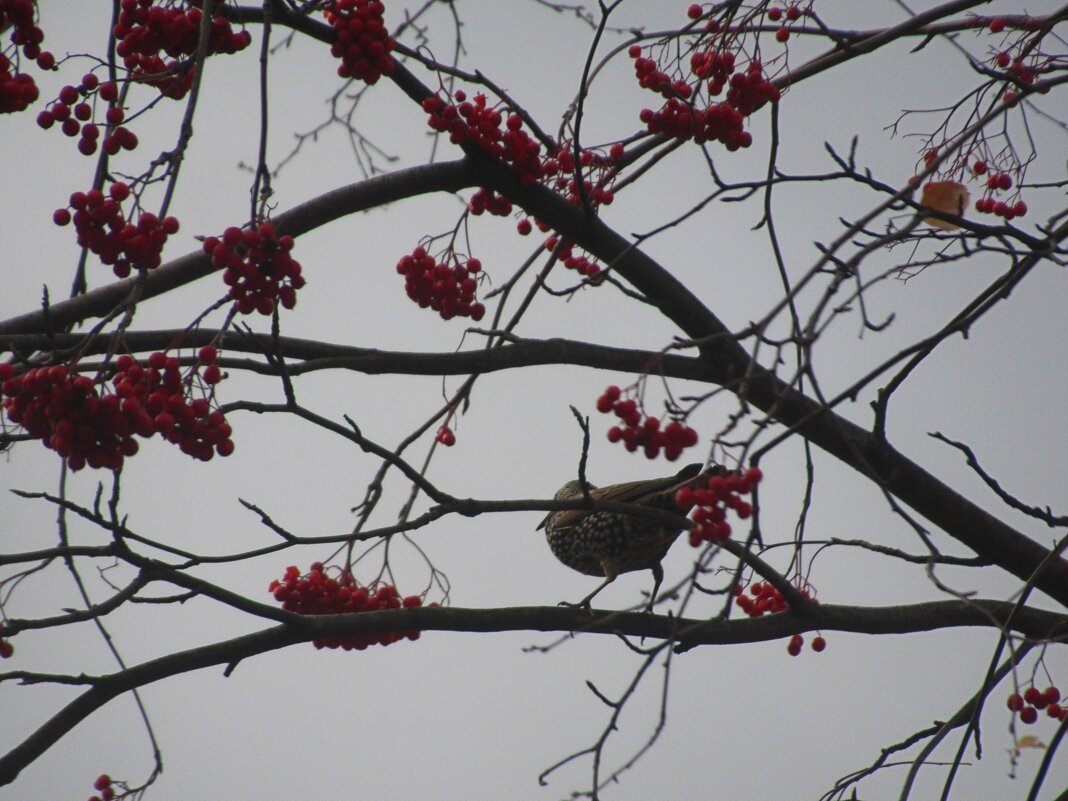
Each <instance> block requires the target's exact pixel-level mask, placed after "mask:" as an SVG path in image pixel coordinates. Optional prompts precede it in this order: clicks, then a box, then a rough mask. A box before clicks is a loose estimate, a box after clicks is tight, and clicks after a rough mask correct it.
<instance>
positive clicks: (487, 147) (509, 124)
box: [423, 89, 542, 186]
mask: <svg viewBox="0 0 1068 801" xmlns="http://www.w3.org/2000/svg"><path fill="white" fill-rule="evenodd" d="M453 99H454V100H455V103H446V102H445V101H444V100H442V99H441V98H440V97H439V96H438V95H433V96H431V97H428V98H427V99H426V100H424V101H423V110H424V111H425V112H427V114H429V115H430V117H429V118H428V119H427V124H428V125H429V126H430V127H431V128H433V129H434V130H435V131H440V132H441V133H447V134H448V135H449V141H450V142H452V143H453V144H454V145H463V144H469V145H473V146H475V147H477V148H479V149H480V150H482V151H483V152H485V153H488V154H489V155H490V156H492V157H493V158H495V159H500V160H501V161H504V162H506V163H507V164H509V165H511V168H512V171H513V172H514V173H515V174H516V175H517V176H518V178H519V181H520V183H522V184H523V185H524V186H530V185H531V184H533V183H534V182H535V181H537V180H538V178H540V177H541V174H542V165H541V145H540V144H539V143H538V141H537V140H536V139H534V138H532V137H531V136H530V135H529V134H528V133H527V132H526V131H524V130H523V118H522V117H520V116H519V115H518V114H510V115H509V116H508V119H507V120H505V119H504V117H503V116H502V115H501V112H500V111H498V110H497V109H495V108H493V107H490V106H488V105H487V102H486V96H485V95H484V94H481V93H479V94H476V95H475V97H474V99H473V100H470V101H469V100H468V99H467V93H466V92H464V91H463V90H462V89H458V90H457V91H456V92H455V93H454V94H453ZM502 121H503V122H504V124H505V127H504V130H501V122H502Z"/></svg>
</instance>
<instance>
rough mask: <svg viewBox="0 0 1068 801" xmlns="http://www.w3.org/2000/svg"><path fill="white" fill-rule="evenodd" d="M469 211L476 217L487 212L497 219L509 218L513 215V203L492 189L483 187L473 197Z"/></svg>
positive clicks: (468, 207) (468, 206) (468, 205)
mask: <svg viewBox="0 0 1068 801" xmlns="http://www.w3.org/2000/svg"><path fill="white" fill-rule="evenodd" d="M467 209H468V211H470V212H471V213H472V214H474V215H475V216H476V217H477V216H479V215H480V214H482V213H484V212H487V211H488V212H489V213H490V214H492V215H494V216H495V217H507V216H508V215H509V214H511V213H512V201H510V200H509V199H508V198H506V197H505V196H504V195H498V194H497V193H495V192H494V191H493V190H492V189H487V188H486V187H482V188H480V189H479V190H478V191H477V192H475V194H473V195H472V196H471V200H470V202H469V203H468V204H467Z"/></svg>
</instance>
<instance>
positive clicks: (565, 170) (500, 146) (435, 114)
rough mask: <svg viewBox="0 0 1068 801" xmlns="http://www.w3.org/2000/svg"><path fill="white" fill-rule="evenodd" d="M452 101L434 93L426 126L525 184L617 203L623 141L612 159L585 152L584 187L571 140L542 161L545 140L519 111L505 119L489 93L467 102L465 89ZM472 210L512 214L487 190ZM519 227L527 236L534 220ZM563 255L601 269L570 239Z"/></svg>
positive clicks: (572, 198) (584, 269)
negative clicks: (525, 127) (539, 184)
mask: <svg viewBox="0 0 1068 801" xmlns="http://www.w3.org/2000/svg"><path fill="white" fill-rule="evenodd" d="M453 100H454V101H455V102H452V103H447V102H445V100H443V99H442V98H441V97H439V96H438V95H434V96H432V97H428V98H427V99H426V100H424V101H423V110H424V111H426V112H427V113H428V114H429V115H430V116H429V118H428V119H427V124H428V125H429V126H430V127H431V128H433V129H434V130H435V131H440V132H442V133H447V134H448V135H449V141H451V142H452V143H453V144H456V145H471V146H474V147H477V148H478V149H480V150H482V151H483V152H485V153H487V154H488V155H490V156H492V157H493V158H495V159H500V160H501V161H503V162H505V163H506V164H508V165H510V166H511V169H512V171H513V172H514V173H515V174H516V176H517V177H518V178H519V181H520V183H522V184H523V185H524V186H529V185H531V184H533V183H535V182H539V181H540V182H542V183H544V184H545V185H546V186H548V187H550V188H552V189H554V190H555V191H557V192H559V193H561V194H562V195H564V196H565V197H566V198H567V199H568V201H569V202H571V203H573V204H574V205H576V206H580V205H582V204H583V200H584V199H585V201H586V202H588V203H590V204H591V205H592V206H595V207H596V206H600V205H606V206H607V205H608V204H610V203H611V202H612V200H613V194H612V191H611V188H610V186H611V183H612V181H613V180H614V179H615V174H616V171H617V168H616V167H615V165H614V164H613V161H618V160H619V159H622V158H623V155H624V152H623V146H622V145H620V144H616V145H614V146H613V147H612V151H611V157H610V158H605V157H604V156H602V155H600V154H598V153H595V152H593V151H583V152H582V154H581V155H580V157H579V160H580V164H581V166H582V168H583V169H584V171H585V172H584V177H583V185H582V191H580V188H579V184H578V180H577V177H576V176H577V170H576V165H575V159H574V153H573V152H572V147H571V145H570V143H568V142H566V141H565V142H562V143H560V145H559V146H557V148H556V150H555V152H553V153H550V154H548V155H547V156H546V157H545V158H544V159H542V157H541V154H542V148H541V144H539V142H538V141H537V140H536V139H534V138H533V137H531V136H530V135H529V134H528V133H527V132H526V131H524V130H523V118H522V117H520V116H519V115H518V114H509V115H508V117H507V118H505V117H504V116H503V115H502V114H501V112H500V111H499V110H497V109H496V108H493V107H491V106H489V105H488V103H487V100H486V96H485V95H484V94H481V93H479V94H476V95H475V96H474V98H473V99H472V100H468V99H467V94H466V93H465V92H464V91H463V90H462V89H461V90H457V91H456V92H455V93H454V94H453ZM502 123H503V128H502ZM468 208H469V209H470V211H471V213H472V214H482V213H483V212H489V213H490V214H494V215H498V216H506V215H508V214H511V212H512V204H511V201H509V200H508V199H507V198H505V197H503V196H501V195H496V194H495V193H494V192H493V191H491V190H490V189H486V188H481V189H479V190H478V191H477V192H476V193H475V195H474V196H473V197H472V199H471V202H470V204H469V206H468ZM537 225H538V228H539V229H540V230H542V231H548V230H549V228H548V226H546V225H544V224H543V223H540V222H539V223H537ZM517 230H518V231H519V233H520V234H521V235H523V236H526V235H527V234H529V233H530V232H531V231H532V230H533V225H532V224H531V222H530V220H528V219H526V218H524V219H522V220H520V221H519V223H518V225H517ZM558 243H559V240H558V239H557V238H556V237H551V238H550V239H549V240H548V241H547V242H546V244H545V247H546V249H548V250H555V249H556V248H557V245H558ZM558 255H559V258H560V260H561V261H562V262H563V263H564V266H565V267H567V268H568V269H571V270H576V271H578V272H580V273H581V274H583V275H585V276H587V277H589V278H594V277H596V276H598V275H599V274H600V272H601V268H600V266H599V265H598V264H597V262H596V261H594V260H593V259H590V258H588V257H586V256H583V255H577V254H575V253H574V252H573V246H572V245H571V244H570V243H566V242H565V244H564V246H563V248H562V249H561V250H560V251H559V253H558ZM591 283H593V282H591Z"/></svg>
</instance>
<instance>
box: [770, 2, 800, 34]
mask: <svg viewBox="0 0 1068 801" xmlns="http://www.w3.org/2000/svg"><path fill="white" fill-rule="evenodd" d="M783 17H786V21H787V22H797V20H799V19H801V9H800V7H798V6H796V5H793V4H791V5H788V6H786V7H785V8H779V7H778V6H772V7H771V8H769V9H768V21H769V22H780V21H781V20H782V19H783ZM789 38H790V28H789V26H787V25H786V23H785V22H784V23H783V25H782V26H781V27H780V28H779V29H778V30H777V31H775V41H777V42H785V41H786V40H787V39H789Z"/></svg>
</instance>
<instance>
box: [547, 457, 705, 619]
mask: <svg viewBox="0 0 1068 801" xmlns="http://www.w3.org/2000/svg"><path fill="white" fill-rule="evenodd" d="M721 470H722V468H718V467H712V468H710V470H707V471H706V470H702V466H701V465H700V464H691V465H688V466H686V467H684V468H683V469H682V470H680V471H679V472H678V473H676V474H675V475H673V476H667V477H665V478H654V479H647V480H644V481H631V482H627V483H625V484H612V485H611V486H608V487H595V486H593V485H592V484H587V487H588V488H589V496H590V498H592V499H593V500H595V501H618V502H622V503H634V504H640V505H642V506H647V507H649V508H652V509H663V510H664V511H668V512H675V513H677V514H686V513H688V512H689V511H690V507H689V506H687V507H686V508H682V507H680V506H678V505H677V504H676V503H675V493H676V492H677V491H678V490H680V489H682V488H683V487H687V486H690V487H693V486H696V485H698V484H699V483H701V482H702V481H703V480H706V479H707V477H708V476H709V475H710V474H718V473H719V472H720V471H721ZM582 497H583V491H582V482H580V481H578V480H572V481H568V482H567V483H566V484H564V486H562V487H561V488H560V489H559V490H558V491H557V493H556V495H555V496H553V498H554V500H558V501H563V500H579V499H581V498H582ZM542 528H544V529H545V539H546V540H547V541H548V543H549V548H550V549H551V550H552V552H553V554H554V555H555V556H556V558H557V559H559V560H560V561H561V562H563V563H564V564H565V565H567V566H568V567H570V568H572V569H573V570H577V571H578V572H580V573H584V574H586V575H587V576H600V577H602V578H603V579H604V581H602V582H601V584H600V585H598V586H597V587H596V588H595V589H594V590H593V592H591V593H590V594H589V595H587V596H586V597H585V598H583V599H582V600H581V601H579V602H578V603H577V604H574V606H579V607H586V608H589V605H590V601H592V600H593V598H594V596H596V595H597V593H599V592H600V591H601V590H603V589H604V588H605V587H607V586H608V585H609V584H611V583H612V582H613V581H615V579H616V576H618V575H619V574H621V573H629V572H632V571H635V570H651V571H652V573H653V591H652V593H651V594H650V595H649V605H648V607H647V608H648V609H649V610H651V609H652V607H653V604H654V602H655V601H656V594H657V591H658V590H659V589H660V585H661V583H663V580H664V569H663V567H661V565H660V562H661V560H662V559H663V558H664V556H665V555H666V554H667V552H668V549H670V548H671V546H672V544H673V543H674V542H675V540H676V539H677V538H678V536H679V535H680V534H681V533H682V532H683V531H684V530H685V529H684V528H682V527H678V526H674V525H667V526H665V525H663V524H662V523H659V522H656V521H654V520H650V519H649V518H646V517H635V516H634V515H627V514H623V513H621V512H606V511H593V510H590V509H571V510H567V511H560V512H550V513H549V514H548V515H547V516H546V517H545V519H544V520H542V522H541V524H540V525H539V526H538V529H542ZM566 605H568V606H571V605H572V604H566Z"/></svg>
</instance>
